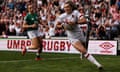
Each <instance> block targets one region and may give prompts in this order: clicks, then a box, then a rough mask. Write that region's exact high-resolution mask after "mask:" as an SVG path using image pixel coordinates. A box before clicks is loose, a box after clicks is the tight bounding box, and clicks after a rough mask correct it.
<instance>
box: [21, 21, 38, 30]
mask: <svg viewBox="0 0 120 72" xmlns="http://www.w3.org/2000/svg"><path fill="white" fill-rule="evenodd" d="M36 27H37V25H36V24H31V25H28V23H27V19H25V20H24V22H23V28H24V29H27V28H36Z"/></svg>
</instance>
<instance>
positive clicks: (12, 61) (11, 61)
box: [0, 57, 79, 63]
mask: <svg viewBox="0 0 120 72" xmlns="http://www.w3.org/2000/svg"><path fill="white" fill-rule="evenodd" d="M76 58H79V57H63V58H43V59H42V60H43V61H44V60H62V59H76ZM26 61H34V60H33V59H28V60H10V61H0V63H14V62H26Z"/></svg>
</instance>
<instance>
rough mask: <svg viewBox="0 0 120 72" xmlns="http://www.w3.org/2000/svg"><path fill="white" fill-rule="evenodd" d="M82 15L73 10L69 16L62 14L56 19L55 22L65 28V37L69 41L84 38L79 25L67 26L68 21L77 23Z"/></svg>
mask: <svg viewBox="0 0 120 72" xmlns="http://www.w3.org/2000/svg"><path fill="white" fill-rule="evenodd" d="M82 17H83V15H82V14H80V12H79V11H77V10H74V11H73V12H72V13H71V14H67V13H63V14H61V15H60V16H59V17H58V18H57V20H56V21H57V22H60V23H62V25H63V26H64V27H65V28H66V33H67V36H68V37H69V38H71V39H81V38H83V37H84V35H83V32H82V30H81V29H80V27H79V24H74V25H69V24H67V22H68V21H73V22H75V23H77V21H78V19H79V18H82Z"/></svg>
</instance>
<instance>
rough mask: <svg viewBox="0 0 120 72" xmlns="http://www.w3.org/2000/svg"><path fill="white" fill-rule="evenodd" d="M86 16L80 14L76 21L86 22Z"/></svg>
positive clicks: (79, 22)
mask: <svg viewBox="0 0 120 72" xmlns="http://www.w3.org/2000/svg"><path fill="white" fill-rule="evenodd" d="M86 22H87V21H86V18H85V17H84V16H80V17H78V21H77V23H78V24H86Z"/></svg>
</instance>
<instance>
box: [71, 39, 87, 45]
mask: <svg viewBox="0 0 120 72" xmlns="http://www.w3.org/2000/svg"><path fill="white" fill-rule="evenodd" d="M69 40H70V42H71V44H74V43H76V42H77V41H80V42H82V43H85V42H86V40H85V39H69Z"/></svg>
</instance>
